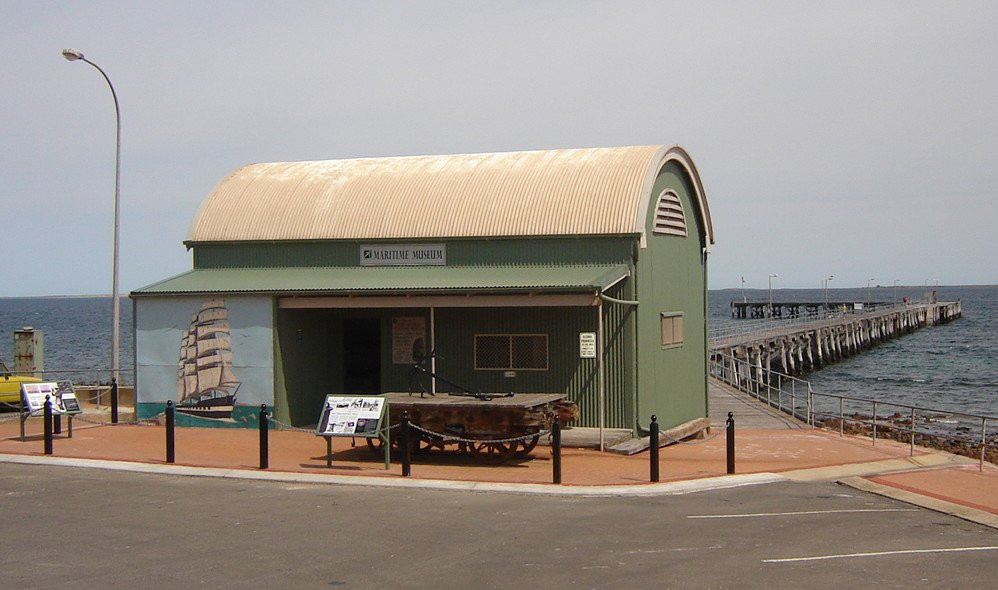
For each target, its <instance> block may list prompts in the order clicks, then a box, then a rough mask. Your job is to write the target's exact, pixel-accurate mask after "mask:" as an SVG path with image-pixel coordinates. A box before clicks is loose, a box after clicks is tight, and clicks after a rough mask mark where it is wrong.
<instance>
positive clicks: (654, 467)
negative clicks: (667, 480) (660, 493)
mask: <svg viewBox="0 0 998 590" xmlns="http://www.w3.org/2000/svg"><path fill="white" fill-rule="evenodd" d="M648 431H649V434H648V450H649V451H651V453H649V454H650V455H651V480H652V481H658V416H655V415H654V414H652V417H651V426H649V427H648Z"/></svg>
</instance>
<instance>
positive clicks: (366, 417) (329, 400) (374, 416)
mask: <svg viewBox="0 0 998 590" xmlns="http://www.w3.org/2000/svg"><path fill="white" fill-rule="evenodd" d="M386 406H387V404H386V403H385V398H384V397H378V396H352V395H327V396H326V401H325V403H324V404H323V406H322V415H321V416H320V418H319V425H318V427H317V429H316V434H317V435H321V436H361V437H371V438H373V437H377V436H378V434H379V433H380V432H381V421H382V420H383V419H384V416H385V408H386Z"/></svg>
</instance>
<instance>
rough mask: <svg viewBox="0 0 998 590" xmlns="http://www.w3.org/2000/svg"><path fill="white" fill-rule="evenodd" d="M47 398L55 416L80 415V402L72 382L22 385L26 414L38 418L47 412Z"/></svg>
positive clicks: (22, 397)
mask: <svg viewBox="0 0 998 590" xmlns="http://www.w3.org/2000/svg"><path fill="white" fill-rule="evenodd" d="M45 396H49V400H50V401H51V402H52V413H53V414H70V415H73V414H80V413H82V412H83V410H82V409H81V408H80V402H79V400H77V399H76V392H75V391H74V390H73V383H72V381H60V382H58V383H55V382H42V383H22V384H21V399H22V400H23V401H24V412H25V413H28V414H31V415H32V416H37V415H40V414H42V413H43V412H44V411H45Z"/></svg>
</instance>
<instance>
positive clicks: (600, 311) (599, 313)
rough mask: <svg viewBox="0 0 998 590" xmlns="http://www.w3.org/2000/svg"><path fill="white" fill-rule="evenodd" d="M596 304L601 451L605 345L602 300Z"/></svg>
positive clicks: (602, 440)
mask: <svg viewBox="0 0 998 590" xmlns="http://www.w3.org/2000/svg"><path fill="white" fill-rule="evenodd" d="M596 301H597V304H596V342H598V343H599V350H598V351H597V353H596V367H597V376H596V379H597V381H598V382H599V385H598V389H599V392H598V395H599V450H600V452H603V451H605V450H606V444H605V441H604V439H603V429H604V428H605V427H606V383H605V379H604V377H603V355H604V354H605V350H606V346H605V344H606V343H605V342H604V339H603V300H602V299H597V300H596Z"/></svg>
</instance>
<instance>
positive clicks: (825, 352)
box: [710, 301, 962, 381]
mask: <svg viewBox="0 0 998 590" xmlns="http://www.w3.org/2000/svg"><path fill="white" fill-rule="evenodd" d="M961 314H962V310H961V308H960V302H959V301H953V302H934V303H916V304H908V305H896V306H892V307H890V308H887V309H882V310H875V311H866V312H863V313H854V314H845V315H842V316H840V317H835V318H831V319H825V320H816V321H814V322H808V323H803V324H801V323H797V324H795V325H793V326H784V327H775V328H773V329H769V330H765V331H759V332H751V333H747V334H738V335H734V336H728V337H725V338H718V339H714V340H711V342H710V355H711V359H712V360H713V361H715V362H717V363H721V364H723V366H724V367H725V369H724V372H725V378H726V379H727V380H729V381H730V380H734V379H760V377H761V375H763V369H765V370H766V371H770V370H772V371H777V372H779V373H783V374H786V375H798V374H800V373H803V372H806V371H810V370H813V369H817V368H820V367H822V366H824V365H826V364H828V363H832V362H835V361H837V360H839V359H842V358H845V357H848V356H852V355H854V354H856V353H858V352H860V351H862V350H865V349H867V348H870V347H873V346H876V345H877V344H879V343H881V342H884V341H886V340H890V339H893V338H897V337H899V336H901V335H904V334H908V333H911V332H913V331H915V330H917V329H919V328H923V327H925V326H932V325H935V324H942V323H946V322H949V321H951V320H953V319H956V318H958V317H960V316H961ZM767 374H768V373H767Z"/></svg>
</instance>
